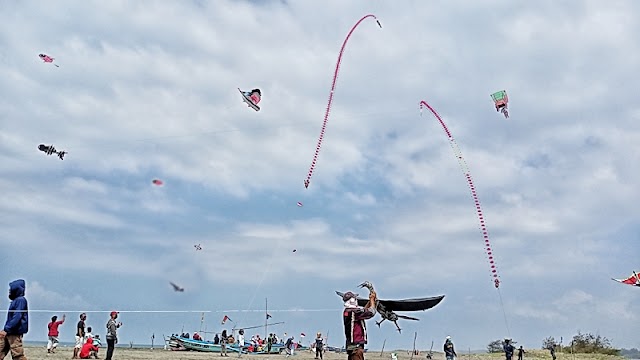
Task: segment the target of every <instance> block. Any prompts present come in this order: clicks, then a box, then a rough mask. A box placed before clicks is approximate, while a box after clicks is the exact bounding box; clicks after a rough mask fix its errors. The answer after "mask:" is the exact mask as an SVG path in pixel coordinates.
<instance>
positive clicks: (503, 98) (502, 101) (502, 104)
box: [491, 90, 509, 119]
mask: <svg viewBox="0 0 640 360" xmlns="http://www.w3.org/2000/svg"><path fill="white" fill-rule="evenodd" d="M491 98H492V99H493V102H494V103H495V106H496V111H500V112H501V113H502V114H503V115H504V117H505V119H508V118H509V110H507V108H508V104H509V97H508V96H507V92H506V91H505V90H502V91H498V92H496V93H493V94H491Z"/></svg>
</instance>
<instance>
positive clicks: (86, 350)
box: [0, 279, 122, 360]
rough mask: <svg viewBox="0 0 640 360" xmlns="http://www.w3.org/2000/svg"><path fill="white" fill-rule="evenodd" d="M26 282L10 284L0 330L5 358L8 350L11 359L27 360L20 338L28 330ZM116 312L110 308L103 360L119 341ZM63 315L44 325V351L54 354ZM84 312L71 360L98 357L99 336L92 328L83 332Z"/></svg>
mask: <svg viewBox="0 0 640 360" xmlns="http://www.w3.org/2000/svg"><path fill="white" fill-rule="evenodd" d="M25 293H26V281H24V279H18V280H14V281H12V282H10V283H9V300H11V303H10V304H9V309H8V311H7V321H6V322H5V324H4V327H3V328H2V330H0V359H4V358H5V357H6V356H7V355H8V354H9V352H11V358H12V359H13V360H27V357H26V356H25V354H24V345H23V342H22V338H23V337H24V335H25V334H26V333H28V332H29V306H28V302H27V299H26V297H25ZM117 318H118V312H117V311H112V312H111V314H110V318H109V321H107V325H106V327H107V336H106V338H107V355H106V357H105V360H111V358H112V356H113V350H114V348H115V344H116V343H117V342H118V335H117V329H118V328H120V326H122V323H121V322H116V319H117ZM65 320H66V315H64V314H63V315H62V319H61V320H58V317H57V316H53V317H51V322H50V323H49V324H48V325H47V328H48V338H49V341H48V342H47V353H55V351H56V348H57V347H58V343H59V340H58V336H59V335H60V330H59V327H60V325H62V324H64V322H65ZM86 320H87V314H86V313H82V314H80V321H78V324H77V326H76V345H75V346H74V348H73V359H89V358H91V357H92V356H93V357H95V358H96V359H97V358H98V349H99V347H100V345H101V343H100V335H93V334H92V329H91V327H87V328H86V330H87V331H85V321H86Z"/></svg>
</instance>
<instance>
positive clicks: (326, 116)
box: [304, 14, 382, 189]
mask: <svg viewBox="0 0 640 360" xmlns="http://www.w3.org/2000/svg"><path fill="white" fill-rule="evenodd" d="M367 18H372V19H374V20H375V21H376V23H378V26H379V27H380V28H381V29H382V25H380V21H379V20H378V18H377V17H376V16H375V15H373V14H369V15H365V16H363V17H362V18H361V19H360V20H358V22H357V23H356V24H355V25H353V27H352V28H351V30H350V31H349V33H348V34H347V37H346V38H345V39H344V42H343V43H342V47H341V48H340V54H339V55H338V62H337V63H336V69H335V70H334V72H333V82H332V83H331V91H330V92H329V101H328V103H327V110H326V111H325V113H324V121H323V122H322V129H321V130H320V137H319V138H318V144H317V145H316V152H315V154H314V155H313V161H312V162H311V167H309V173H308V174H307V179H306V180H305V181H304V187H305V189H306V188H309V183H310V182H311V176H313V170H314V169H315V167H316V162H317V161H318V154H320V147H321V146H322V140H323V138H324V132H325V130H326V129H327V121H328V120H329V113H330V112H331V103H332V102H333V92H334V91H335V89H336V82H337V80H338V73H339V72H340V63H341V62H342V54H344V50H345V47H346V46H347V42H348V41H349V38H350V37H351V34H353V32H354V31H355V30H356V28H357V27H358V25H360V23H361V22H363V21H364V20H365V19H367Z"/></svg>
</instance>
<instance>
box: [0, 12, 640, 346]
mask: <svg viewBox="0 0 640 360" xmlns="http://www.w3.org/2000/svg"><path fill="white" fill-rule="evenodd" d="M638 13H640V4H638V3H636V2H634V1H632V0H628V1H617V2H614V3H607V4H604V3H602V2H600V1H579V2H575V1H574V2H569V1H566V2H559V1H552V0H549V1H536V2H529V1H507V0H487V1H482V2H470V1H465V0H459V1H451V0H447V1H444V0H443V1H403V2H395V1H394V2H384V1H348V2H345V1H340V0H331V1H321V2H318V1H295V2H294V1H222V0H220V1H191V2H187V1H180V2H178V1H172V2H169V1H145V2H126V1H116V0H110V1H59V2H55V3H45V2H41V1H20V2H17V1H8V0H0V24H2V25H1V28H2V30H3V31H0V63H1V64H0V94H1V96H0V228H1V229H2V230H1V231H0V244H1V245H2V247H3V251H1V252H0V266H1V271H0V273H1V274H2V277H1V278H0V282H4V283H8V282H9V281H11V280H13V279H15V278H24V279H26V280H27V281H28V284H27V286H28V288H27V298H28V300H29V304H30V308H31V309H33V310H34V311H35V310H52V311H55V312H53V313H52V312H47V311H43V312H33V313H32V314H31V322H30V326H31V328H30V331H29V333H28V335H27V337H26V339H27V340H31V341H36V340H45V339H46V335H47V332H46V324H47V321H48V319H49V318H50V317H51V316H52V315H53V314H57V315H58V316H60V315H61V314H62V313H66V314H67V316H68V317H69V318H70V321H69V322H68V323H66V324H65V325H63V326H62V327H61V331H62V333H61V340H63V341H71V340H72V339H73V335H74V327H75V322H76V321H77V319H78V314H79V313H80V312H81V311H110V310H112V309H116V310H121V311H150V310H167V311H169V310H171V311H194V312H193V313H157V314H150V313H144V312H128V313H123V314H122V315H121V320H122V321H123V322H124V324H125V325H124V327H123V328H121V330H120V339H121V340H120V341H121V342H124V343H128V342H129V341H134V342H136V343H148V342H150V337H151V335H152V334H154V333H155V336H156V340H157V339H158V338H159V337H160V336H161V334H165V335H168V334H171V333H174V332H180V331H181V330H182V328H183V327H184V329H185V331H189V332H193V331H194V330H198V329H199V328H200V313H199V312H198V311H201V310H206V311H210V313H207V314H206V315H205V322H204V326H206V327H207V329H208V331H220V330H222V327H221V326H220V321H221V319H222V317H223V316H224V314H227V315H229V316H230V317H231V318H232V320H234V321H235V322H236V323H237V324H238V326H243V327H248V326H252V325H260V324H263V323H264V312H263V311H264V310H263V309H264V302H265V298H268V299H269V308H270V309H271V310H270V313H271V314H272V315H273V318H272V319H271V320H272V321H274V322H280V321H283V322H285V324H281V325H277V327H274V328H270V330H273V331H276V332H277V333H278V334H280V335H281V334H282V333H284V332H288V333H290V334H291V333H295V334H299V333H300V332H304V333H306V334H307V335H309V337H308V338H307V339H308V340H310V339H311V337H312V336H313V335H310V334H315V332H317V331H322V332H323V333H325V334H326V333H327V332H329V342H330V343H331V344H332V345H337V346H340V344H342V343H343V342H344V338H343V336H342V335H341V334H342V328H341V326H342V325H341V320H340V316H341V315H340V313H341V312H340V309H341V306H342V303H341V301H340V299H339V298H338V297H337V296H336V295H335V293H334V291H335V290H341V291H346V290H355V287H356V286H357V285H358V284H359V283H360V282H362V281H364V280H369V281H371V282H373V283H374V285H375V286H376V289H377V291H378V294H379V296H380V298H411V297H423V296H435V295H440V294H444V295H446V297H445V299H444V301H443V302H442V303H441V304H440V305H438V306H437V307H435V308H433V309H431V310H429V311H427V312H420V313H417V316H418V317H419V318H420V321H418V322H412V321H402V322H401V323H400V326H401V327H402V328H403V332H402V334H398V333H397V332H396V331H395V327H394V326H393V325H392V324H389V323H386V322H385V323H383V324H382V326H381V328H380V329H378V328H377V327H376V326H375V325H374V324H373V322H371V323H370V325H369V326H370V347H371V348H378V349H379V348H380V347H381V346H382V343H383V341H385V339H386V348H401V347H404V348H409V347H411V345H412V341H413V333H414V332H416V331H417V332H418V346H419V347H421V348H424V347H427V348H428V347H429V345H430V344H431V340H434V341H435V343H436V348H437V349H440V347H441V343H442V342H443V339H444V337H445V336H447V335H451V336H453V339H454V342H455V344H456V345H457V347H458V348H459V349H460V350H462V349H468V348H471V349H482V348H484V347H485V346H486V344H487V343H489V342H490V341H491V340H494V339H498V338H502V337H505V336H509V335H510V336H511V337H513V338H514V339H515V340H516V341H518V343H519V344H521V345H524V346H525V347H529V348H539V347H540V346H541V343H542V340H543V339H544V338H546V337H548V336H554V337H555V338H556V339H560V337H563V338H564V339H565V343H566V342H567V341H566V339H568V338H570V337H571V336H573V335H574V334H576V333H577V331H582V332H592V333H599V334H601V335H604V336H606V337H608V338H610V339H612V340H613V345H614V346H618V347H627V348H628V347H633V346H635V347H637V346H638V345H640V344H638V339H637V335H636V334H637V331H636V330H637V323H638V320H639V318H638V315H637V312H634V311H632V308H637V301H638V296H640V293H638V290H637V289H636V288H633V287H631V286H625V285H621V284H617V283H615V282H613V281H611V280H610V278H611V277H618V278H620V277H626V276H627V275H629V274H630V273H631V271H632V270H634V269H635V270H638V262H637V254H638V247H639V246H638V231H639V230H640V223H639V221H638V215H637V213H636V210H637V208H638V206H637V204H638V201H639V200H640V196H639V192H638V190H637V183H636V181H637V178H638V175H640V173H639V171H638V170H637V169H636V170H634V166H635V165H636V164H637V163H639V162H640V153H639V152H638V150H637V144H638V142H640V121H639V120H640V106H638V102H637V94H638V90H637V89H638V85H637V84H638V80H639V76H638V68H639V65H640V45H639V44H640V41H639V40H640V35H638V34H640V20H639V18H638V17H637V14H638ZM367 14H375V15H376V16H377V17H378V19H380V22H381V23H382V26H383V28H382V29H380V28H379V27H378V26H377V25H376V23H375V21H373V20H372V19H367V20H365V21H364V22H362V23H361V24H360V26H359V27H358V28H357V29H356V31H355V32H354V34H353V36H352V37H351V39H350V41H349V43H348V45H347V48H346V52H345V54H344V57H343V61H342V67H341V73H340V77H339V79H338V84H337V90H336V93H335V98H334V103H333V108H332V111H331V117H330V119H329V125H328V127H327V131H326V135H325V141H324V143H323V147H322V151H321V153H320V157H319V160H318V163H317V167H316V171H315V173H314V176H313V178H312V181H311V185H310V187H309V188H308V189H305V188H304V185H303V180H304V179H305V177H306V175H307V172H308V169H309V165H310V164H311V160H312V158H313V153H314V150H315V145H316V141H317V138H318V135H319V133H320V129H321V126H322V120H323V115H324V111H325V107H326V103H327V97H328V94H329V89H330V87H331V80H332V76H333V71H334V67H335V63H336V59H337V56H338V52H339V49H340V46H341V44H342V41H343V40H344V38H345V36H346V34H347V33H348V31H349V29H350V28H351V27H352V26H353V25H354V24H355V23H356V22H357V21H358V20H359V19H360V18H361V17H362V16H364V15H367ZM39 53H46V54H49V55H50V56H52V57H54V58H55V63H57V64H59V66H60V67H55V66H53V65H52V64H45V63H43V62H42V61H41V60H40V59H39V58H38V56H37V55H38V54H39ZM238 87H239V88H241V89H243V90H245V89H246V90H248V89H252V88H260V89H261V90H262V94H263V98H262V102H261V103H260V106H261V108H262V109H261V111H259V112H255V111H253V110H251V109H250V108H248V107H247V106H246V105H245V104H243V103H242V101H241V97H240V94H239V93H238V90H237V88H238ZM502 89H505V90H507V92H508V93H509V97H510V104H509V110H510V114H511V117H510V118H509V119H505V118H504V117H503V116H502V115H501V114H499V113H497V112H496V111H495V109H494V107H493V104H492V101H491V98H490V96H489V95H490V94H491V93H492V92H494V91H498V90H502ZM420 100H426V101H427V102H429V103H430V104H431V105H432V106H433V107H434V108H435V109H436V110H437V111H438V112H439V113H440V115H441V116H442V117H443V118H444V120H445V122H447V124H448V126H449V128H450V129H451V131H452V133H453V135H454V137H455V138H456V140H457V143H458V145H459V146H460V149H461V150H462V153H463V154H464V157H465V159H466V161H467V163H468V164H469V166H470V168H471V174H472V175H473V178H474V181H475V185H476V188H477V191H478V195H479V197H480V201H481V202H482V206H483V210H484V213H485V218H486V221H487V227H488V229H489V232H490V236H491V242H492V246H493V249H494V252H495V256H496V262H497V265H498V271H499V274H500V278H501V280H502V286H501V292H500V293H498V291H497V290H496V289H495V288H494V287H493V284H492V282H491V277H490V271H489V265H488V263H487V259H486V256H485V253H484V246H483V245H484V244H483V239H482V235H481V233H480V230H479V229H478V219H477V218H476V215H475V206H474V204H473V200H472V198H471V195H470V192H469V189H468V187H467V184H466V182H465V178H464V176H463V174H462V172H461V171H460V167H459V166H458V164H457V161H456V158H455V156H454V155H453V152H452V150H451V148H450V147H449V144H448V141H447V138H446V136H445V134H444V132H443V131H442V129H441V127H440V125H439V124H438V123H437V121H436V120H435V119H434V118H433V117H432V116H431V115H430V114H428V113H426V112H425V113H423V115H422V116H421V115H420V111H419V108H418V103H419V101H420ZM41 143H42V144H47V145H49V144H53V145H54V146H55V147H56V148H58V149H63V150H67V151H68V152H69V153H68V154H67V156H66V157H65V159H64V161H60V160H59V159H58V158H56V157H55V156H46V155H45V154H44V153H42V152H39V151H38V150H37V146H38V144H41ZM153 179H161V180H163V181H164V186H161V187H158V186H154V185H152V183H151V181H152V180H153ZM298 201H300V202H302V203H303V204H304V206H303V207H298V206H296V203H297V202H298ZM195 244H200V245H201V246H202V250H201V251H196V249H195V248H194V245H195ZM294 249H295V250H296V251H295V252H293V250H294ZM169 281H173V282H176V283H178V284H180V285H181V286H183V287H184V288H185V291H184V293H176V292H173V290H172V289H171V287H170V285H169ZM361 294H364V295H366V292H361ZM500 294H501V295H502V300H503V302H504V307H503V306H502V305H501V300H500V299H501V298H500ZM0 305H1V306H0V308H3V309H6V307H7V306H8V301H7V299H6V297H5V298H4V300H3V301H1V302H0ZM634 305H635V306H634ZM503 309H504V313H505V314H506V320H507V321H506V323H505V318H504V316H503ZM407 315H410V314H407ZM414 315H416V314H414ZM107 318H108V314H107V313H105V312H91V313H89V318H88V321H87V323H88V325H90V326H93V327H94V328H95V329H96V330H97V331H95V332H97V333H100V334H104V332H105V329H104V326H105V323H106V321H107ZM2 320H3V319H2ZM507 324H508V326H507ZM204 326H203V327H204ZM226 328H227V329H229V328H230V326H229V324H227V327H226ZM254 331H255V332H258V331H259V333H260V334H262V333H263V330H261V329H260V330H252V331H250V332H249V333H250V334H251V333H252V332H254ZM103 336H104V335H103Z"/></svg>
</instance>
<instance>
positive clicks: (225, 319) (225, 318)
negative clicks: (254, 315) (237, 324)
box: [221, 315, 233, 325]
mask: <svg viewBox="0 0 640 360" xmlns="http://www.w3.org/2000/svg"><path fill="white" fill-rule="evenodd" d="M227 320H229V321H231V322H233V320H231V318H230V317H228V316H227V315H225V316H224V317H223V318H222V322H221V324H222V325H224V323H226V322H227Z"/></svg>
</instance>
